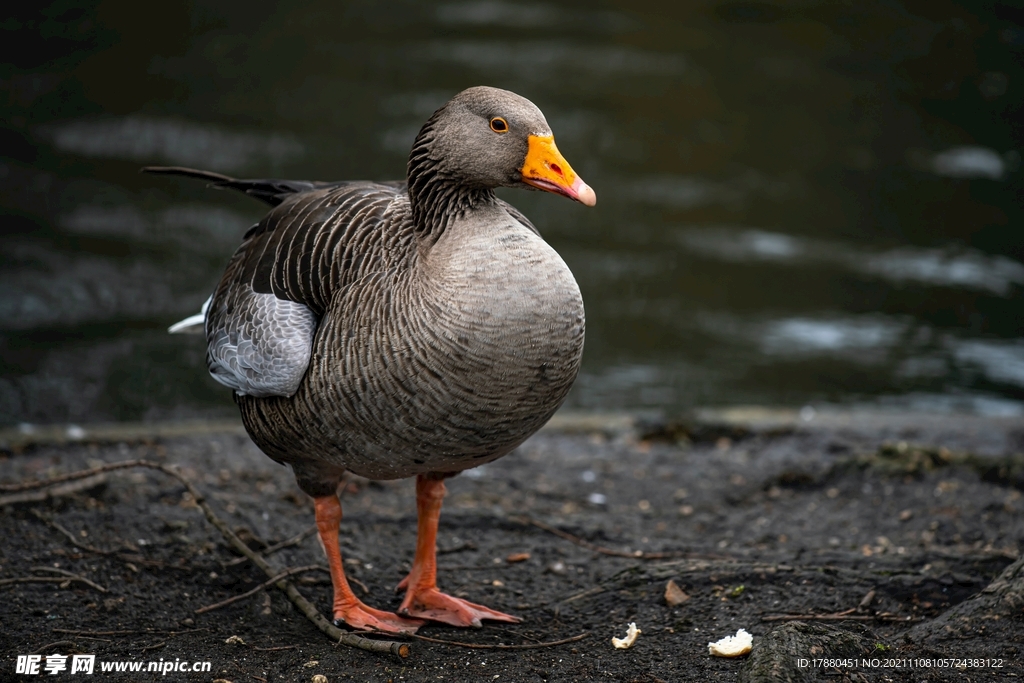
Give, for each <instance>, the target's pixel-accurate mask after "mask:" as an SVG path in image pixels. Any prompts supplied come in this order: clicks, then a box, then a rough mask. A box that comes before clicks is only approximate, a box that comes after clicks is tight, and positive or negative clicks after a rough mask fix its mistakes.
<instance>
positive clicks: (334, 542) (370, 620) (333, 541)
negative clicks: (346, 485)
mask: <svg viewBox="0 0 1024 683" xmlns="http://www.w3.org/2000/svg"><path fill="white" fill-rule="evenodd" d="M313 504H314V509H315V510H316V528H317V531H319V532H320V542H321V543H323V546H324V554H326V555H327V564H328V565H329V566H330V569H331V583H332V584H333V585H334V622H335V624H337V625H340V623H339V622H345V623H346V624H348V625H349V626H352V627H353V628H358V629H363V630H377V631H387V632H389V633H414V632H415V631H416V629H417V628H419V627H420V626H422V625H423V622H422V621H419V620H417V619H403V618H402V617H400V616H398V615H396V614H392V613H391V612H384V611H382V610H379V609H373V608H372V607H367V606H366V605H365V604H363V602H362V601H361V600H360V599H359V598H357V597H356V595H355V593H353V592H352V588H351V587H349V585H348V579H346V578H345V570H344V569H343V568H342V564H341V546H340V545H339V543H338V526H339V525H340V524H341V502H340V501H339V500H338V496H337V495H335V494H331V495H329V496H318V497H316V498H314V499H313Z"/></svg>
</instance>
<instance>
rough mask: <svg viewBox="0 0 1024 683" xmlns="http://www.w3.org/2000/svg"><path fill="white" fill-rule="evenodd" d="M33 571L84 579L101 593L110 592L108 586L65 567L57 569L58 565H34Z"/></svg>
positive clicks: (78, 579) (76, 579) (79, 579)
mask: <svg viewBox="0 0 1024 683" xmlns="http://www.w3.org/2000/svg"><path fill="white" fill-rule="evenodd" d="M32 571H34V572H52V573H53V574H60V575H61V576H67V577H68V578H71V579H74V580H75V581H84V582H85V583H87V584H89V585H90V586H92V587H93V588H95V589H96V590H98V591H99V592H100V593H109V592H110V591H108V590H107V589H106V588H104V587H103V586H101V585H99V584H98V583H93V582H92V581H90V580H89V579H87V578H85V577H84V576H79V575H78V574H75V573H73V572H69V571H66V570H64V569H57V568H56V567H32Z"/></svg>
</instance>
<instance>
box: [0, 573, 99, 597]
mask: <svg viewBox="0 0 1024 683" xmlns="http://www.w3.org/2000/svg"><path fill="white" fill-rule="evenodd" d="M72 581H81V582H82V583H84V584H88V585H89V586H92V587H93V588H95V589H97V590H100V591H103V592H104V593H106V592H107V589H105V588H103V587H101V586H98V585H96V584H95V583H93V582H92V581H90V580H89V579H86V578H83V577H81V576H18V577H15V578H13V579H0V586H8V585H11V584H15V583H60V584H65V583H71V582H72ZM64 587H65V588H66V587H67V586H64Z"/></svg>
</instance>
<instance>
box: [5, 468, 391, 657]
mask: <svg viewBox="0 0 1024 683" xmlns="http://www.w3.org/2000/svg"><path fill="white" fill-rule="evenodd" d="M133 467H145V468H148V469H152V470H159V471H160V472H163V473H164V474H166V475H168V476H171V477H174V478H175V479H177V480H178V481H179V482H181V483H182V484H183V485H184V486H185V488H186V489H188V492H189V493H190V494H192V499H193V500H194V501H195V503H196V505H198V506H199V508H200V509H201V510H202V511H203V514H204V515H205V516H206V519H207V521H209V522H210V524H212V525H213V526H214V527H216V529H217V530H218V531H220V532H221V534H222V535H223V536H224V538H225V540H227V541H228V543H229V544H230V545H231V547H232V548H234V549H235V550H236V551H238V552H239V553H241V554H242V555H245V556H246V557H248V558H249V559H250V560H252V562H253V564H255V565H256V566H257V567H259V568H260V569H261V570H262V571H263V573H264V574H266V575H267V576H268V577H272V576H275V575H276V574H277V573H278V572H276V571H274V569H273V567H271V566H270V565H269V564H268V563H267V561H266V560H265V559H263V558H262V557H260V556H259V555H258V554H256V552H255V551H253V550H252V549H251V548H249V546H247V545H246V544H245V543H243V542H242V540H241V539H239V538H238V536H237V535H235V532H234V531H232V530H231V527H229V526H228V525H227V524H226V523H225V522H224V520H222V519H221V518H220V517H218V516H217V514H216V513H215V512H214V511H213V508H211V507H210V505H209V504H208V503H207V502H206V498H205V497H204V496H203V494H202V493H200V492H199V489H197V488H196V487H195V486H194V485H193V484H192V482H191V481H189V480H188V479H186V478H185V477H184V476H183V475H182V474H180V473H179V472H178V471H177V470H175V469H173V468H171V467H169V466H167V465H163V464H161V463H157V462H152V461H149V460H125V461H122V462H113V463H108V464H106V465H101V466H99V467H93V468H92V469H88V470H81V471H79V472H71V473H69V474H64V475H61V476H58V477H53V478H51V479H44V480H36V481H31V482H25V483H22V484H7V485H0V491H25V490H29V489H33V488H41V487H44V486H52V485H53V484H57V483H61V482H65V481H75V480H78V479H84V478H86V477H91V476H94V475H97V474H101V473H103V472H113V471H115V470H125V469H130V468H133ZM275 585H276V586H277V588H278V589H280V590H282V591H284V592H285V594H286V595H287V596H288V599H289V600H291V601H292V603H293V604H294V605H295V606H296V607H298V608H299V611H300V612H302V613H303V614H304V615H305V616H306V618H307V619H309V620H310V621H312V622H313V624H314V625H315V626H316V627H317V628H319V629H320V630H321V631H323V632H324V633H325V634H327V635H328V636H329V637H330V638H331V639H332V640H334V641H335V642H338V643H342V644H345V645H348V646H350V647H356V648H359V649H361V650H368V651H370V652H390V653H391V654H393V655H395V656H398V657H402V658H405V657H408V656H409V644H408V643H398V642H393V641H391V642H389V641H381V640H370V639H369V638H364V637H362V636H359V635H356V634H355V633H347V632H345V631H342V630H341V629H340V628H338V627H337V626H335V625H334V624H332V623H331V622H329V621H327V619H325V618H324V617H323V615H322V614H320V613H319V612H318V611H317V609H316V607H314V606H313V605H312V603H310V602H309V601H308V600H306V598H304V597H303V596H302V594H301V593H299V591H298V589H297V588H295V586H294V585H292V584H291V583H290V582H289V581H287V580H284V579H282V580H280V581H278V582H277V583H276V584H275Z"/></svg>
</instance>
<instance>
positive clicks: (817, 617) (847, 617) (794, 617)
mask: <svg viewBox="0 0 1024 683" xmlns="http://www.w3.org/2000/svg"><path fill="white" fill-rule="evenodd" d="M856 611H857V610H855V609H848V610H844V611H842V612H832V613H829V614H769V615H767V616H763V617H761V621H898V622H910V621H921V620H922V617H901V616H900V615H898V614H889V613H885V614H874V615H868V614H854V612H856Z"/></svg>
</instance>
